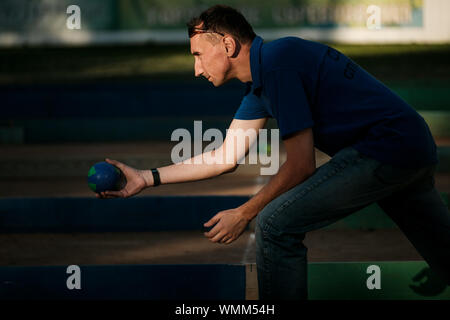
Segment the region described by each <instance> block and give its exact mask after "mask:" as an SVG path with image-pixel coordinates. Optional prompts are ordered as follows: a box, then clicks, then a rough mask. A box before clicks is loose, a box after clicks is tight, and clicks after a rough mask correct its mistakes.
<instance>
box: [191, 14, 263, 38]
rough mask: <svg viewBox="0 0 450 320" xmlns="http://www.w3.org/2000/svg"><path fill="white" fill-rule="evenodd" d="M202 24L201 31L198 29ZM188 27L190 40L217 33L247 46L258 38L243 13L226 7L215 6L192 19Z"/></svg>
mask: <svg viewBox="0 0 450 320" xmlns="http://www.w3.org/2000/svg"><path fill="white" fill-rule="evenodd" d="M200 24H203V25H202V27H201V29H200V30H199V29H198V28H196V27H197V26H198V25H200ZM187 27H188V34H189V38H192V37H193V36H194V35H196V34H197V33H202V32H215V33H219V34H222V35H223V34H225V33H228V34H229V35H231V36H232V37H233V38H234V39H235V40H237V41H239V42H240V43H242V44H246V43H249V42H251V41H253V39H254V38H255V37H256V34H255V32H254V31H253V28H252V26H251V25H250V23H248V21H247V20H246V19H245V17H244V16H243V15H242V13H240V12H239V11H237V10H236V9H234V8H231V7H229V6H225V5H215V6H213V7H211V8H209V9H207V10H205V11H203V12H202V13H201V14H200V16H198V17H194V18H192V19H191V20H190V21H189V22H188V23H187Z"/></svg>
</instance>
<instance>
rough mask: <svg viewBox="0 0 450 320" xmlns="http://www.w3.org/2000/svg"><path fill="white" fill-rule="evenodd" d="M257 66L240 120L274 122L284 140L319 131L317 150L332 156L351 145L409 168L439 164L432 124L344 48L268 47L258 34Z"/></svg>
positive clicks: (286, 43)
mask: <svg viewBox="0 0 450 320" xmlns="http://www.w3.org/2000/svg"><path fill="white" fill-rule="evenodd" d="M250 67H251V74H252V82H251V83H248V84H247V93H246V95H245V96H244V98H243V99H242V102H241V105H240V107H239V108H238V110H237V112H236V113H235V116H234V118H235V119H243V120H250V119H258V118H265V117H271V118H275V119H276V120H277V123H278V127H279V130H280V135H281V137H282V139H286V138H287V137H289V135H290V134H292V133H295V132H297V131H300V130H303V129H306V128H312V130H313V135H314V145H315V147H316V148H318V149H319V150H321V151H322V152H325V153H326V154H328V155H329V156H333V155H334V154H336V153H337V152H338V151H339V150H341V149H343V148H345V147H348V146H352V147H353V148H355V149H356V150H358V151H359V152H361V153H362V154H365V155H367V156H369V157H372V158H374V159H377V160H378V161H380V162H382V163H388V164H392V165H398V166H402V167H408V168H419V167H422V166H426V165H430V164H436V163H438V158H437V153H436V145H435V142H434V140H433V137H432V135H431V132H430V130H429V128H428V125H427V124H426V122H425V120H424V119H423V118H422V117H421V116H420V115H419V114H418V113H417V112H416V111H415V110H414V109H413V108H412V107H411V106H410V105H408V104H407V103H406V102H405V101H404V100H402V99H401V98H400V97H399V96H397V95H396V94H395V93H393V92H392V91H391V90H390V89H388V88H387V87H386V86H385V85H383V84H382V83H381V82H380V81H378V80H377V79H375V78H374V77H373V76H372V75H370V74H369V73H368V72H366V71H365V70H364V69H363V68H361V67H360V66H358V65H357V64H356V63H355V62H353V61H352V60H351V59H349V58H348V57H346V56H345V55H344V54H342V53H340V52H339V51H337V50H335V49H333V48H331V47H329V46H326V45H324V44H321V43H317V42H313V41H308V40H304V39H301V38H296V37H287V38H281V39H278V40H274V41H271V42H268V43H265V44H263V39H262V38H260V37H256V38H255V39H254V40H253V42H252V46H251V49H250Z"/></svg>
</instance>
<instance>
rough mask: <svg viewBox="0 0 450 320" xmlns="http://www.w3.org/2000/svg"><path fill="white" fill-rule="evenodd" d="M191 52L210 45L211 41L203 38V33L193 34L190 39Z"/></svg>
mask: <svg viewBox="0 0 450 320" xmlns="http://www.w3.org/2000/svg"><path fill="white" fill-rule="evenodd" d="M190 42H191V53H192V54H194V53H195V52H199V51H203V50H205V49H207V48H208V46H210V45H211V43H210V42H209V41H208V40H207V39H206V38H205V34H204V33H199V34H196V35H194V36H193V37H192V38H191V39H190Z"/></svg>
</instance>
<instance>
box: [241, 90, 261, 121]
mask: <svg viewBox="0 0 450 320" xmlns="http://www.w3.org/2000/svg"><path fill="white" fill-rule="evenodd" d="M266 117H270V115H269V113H268V112H267V110H266V108H265V107H264V104H263V102H262V101H261V99H260V98H258V97H257V96H255V95H254V94H253V93H252V92H251V91H250V92H249V93H248V94H246V95H245V96H244V98H243V99H242V101H241V105H240V106H239V108H238V110H237V111H236V113H235V115H234V119H239V120H253V119H260V118H266Z"/></svg>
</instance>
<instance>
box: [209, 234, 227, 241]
mask: <svg viewBox="0 0 450 320" xmlns="http://www.w3.org/2000/svg"><path fill="white" fill-rule="evenodd" d="M225 235H226V233H225V232H219V233H217V234H216V235H215V236H214V237H213V238H211V239H210V240H211V241H212V242H218V241H220V240H222V238H223V237H225Z"/></svg>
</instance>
